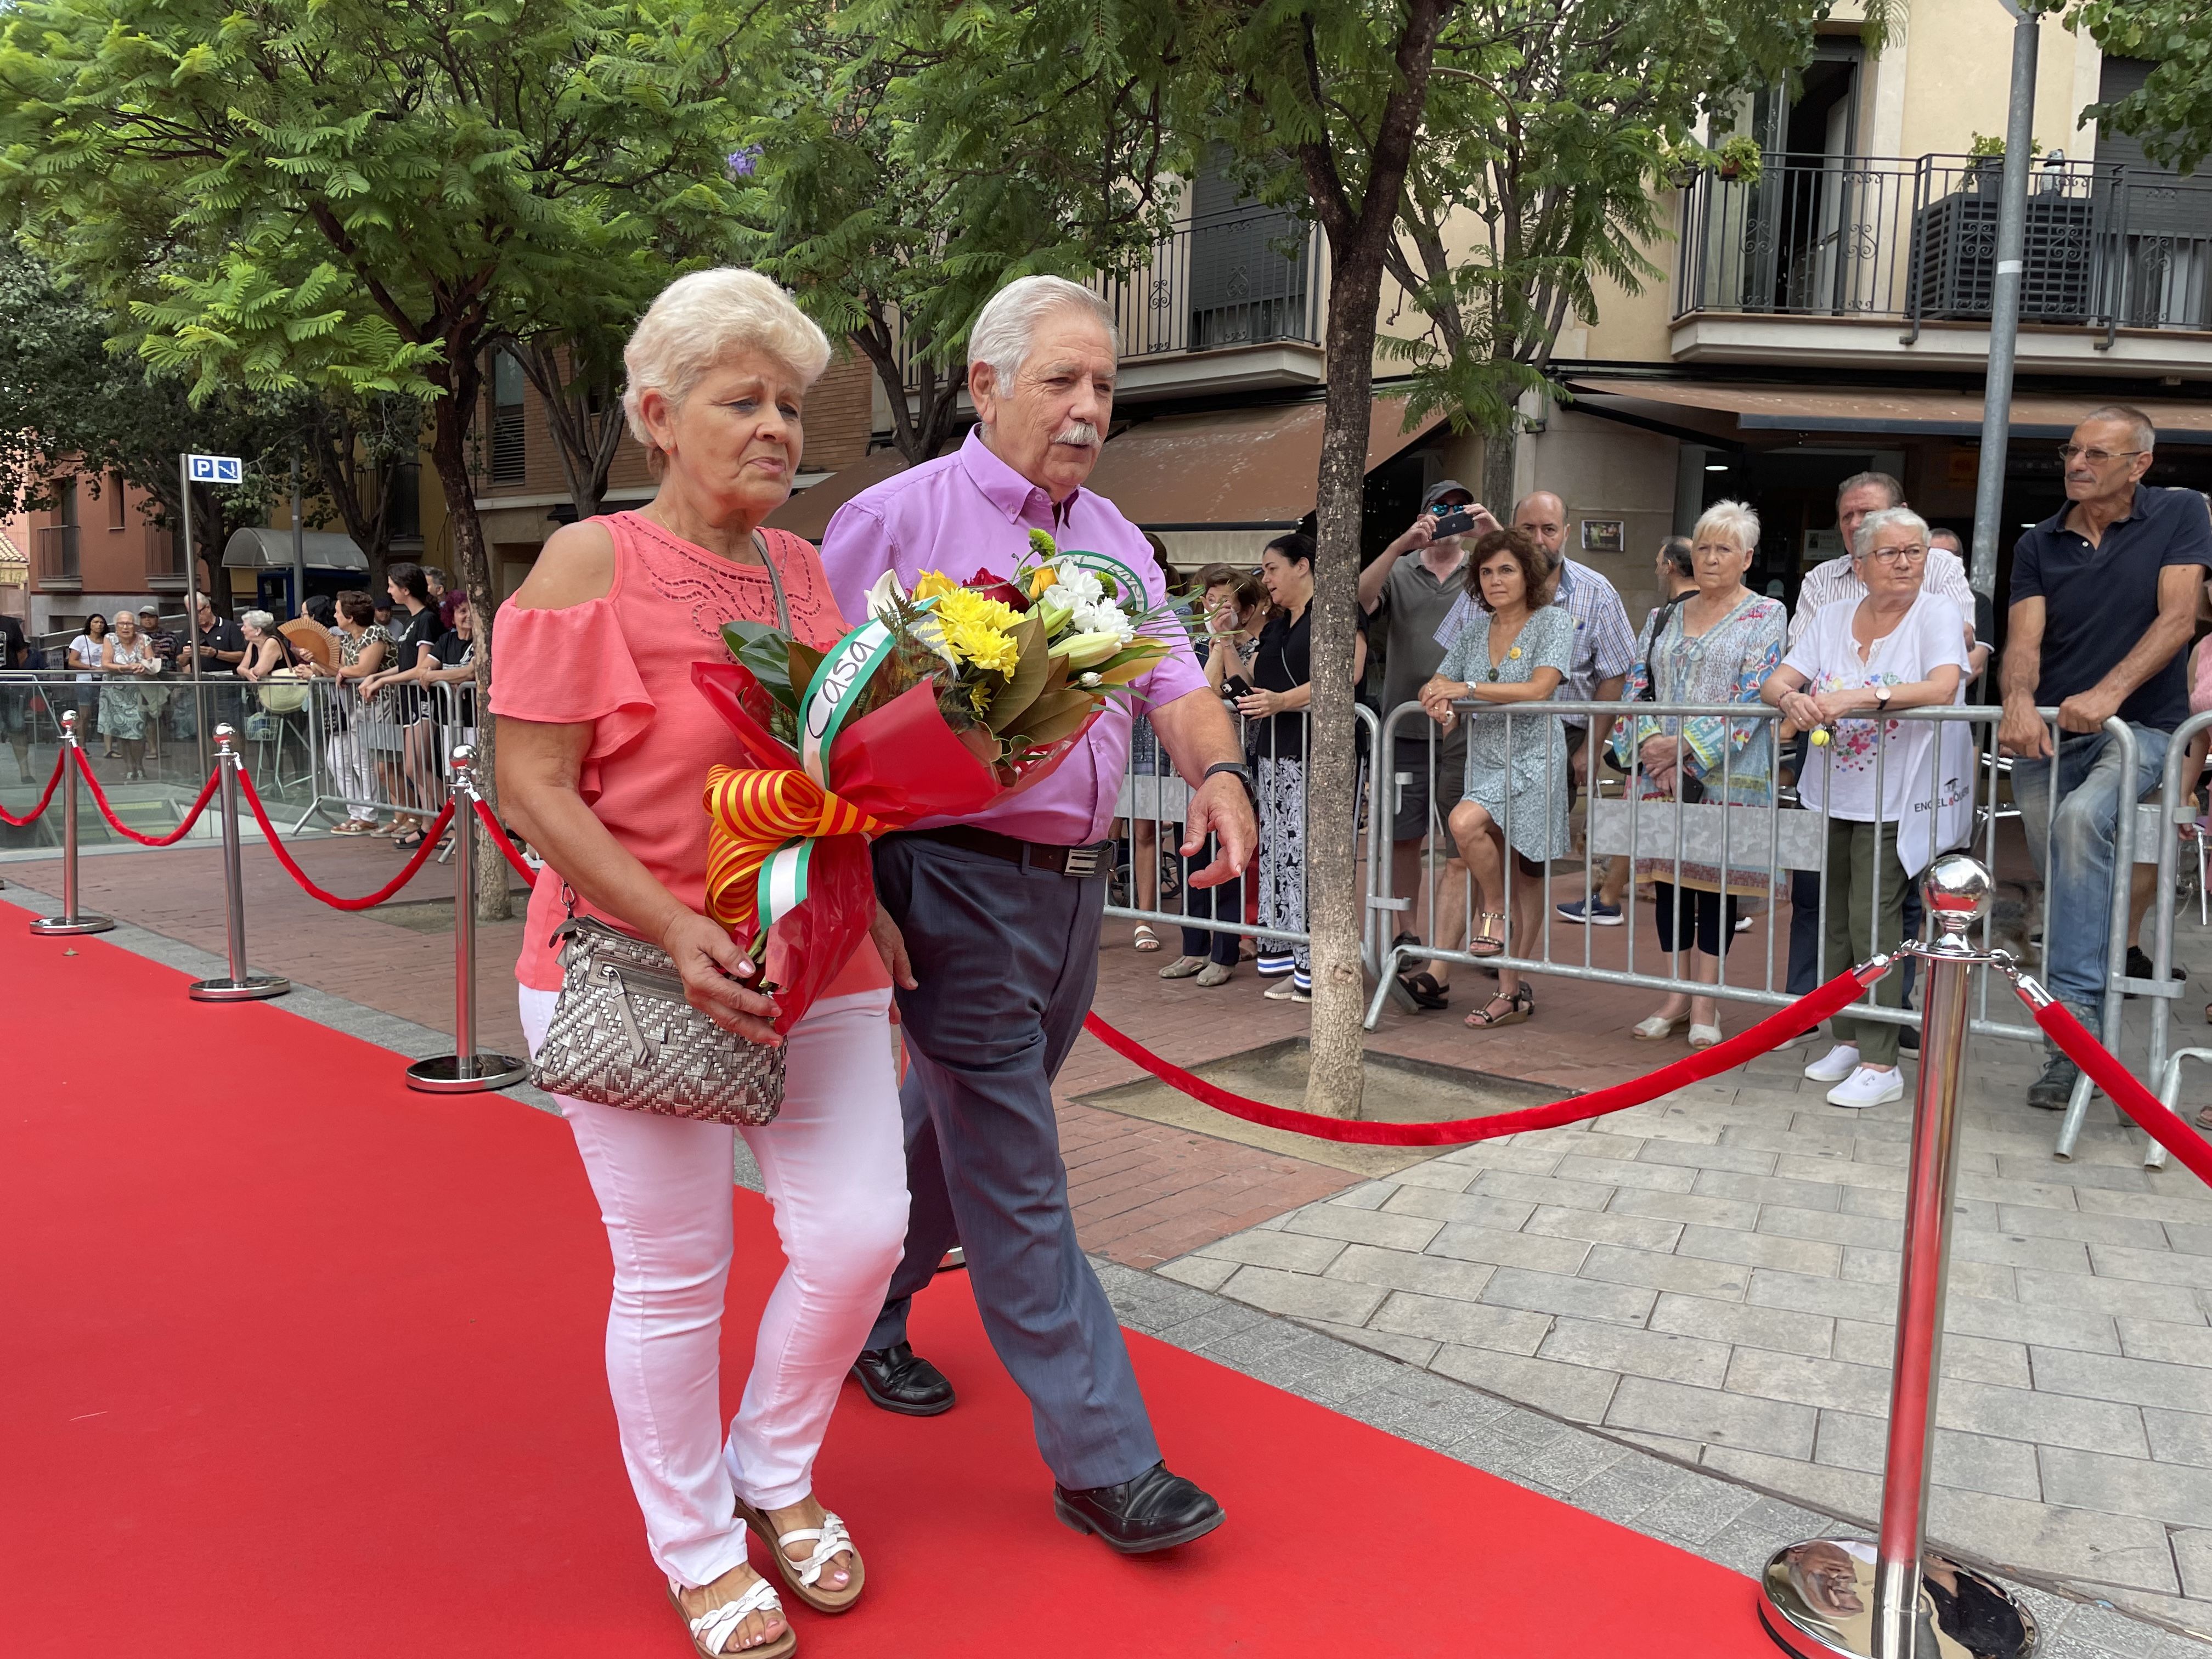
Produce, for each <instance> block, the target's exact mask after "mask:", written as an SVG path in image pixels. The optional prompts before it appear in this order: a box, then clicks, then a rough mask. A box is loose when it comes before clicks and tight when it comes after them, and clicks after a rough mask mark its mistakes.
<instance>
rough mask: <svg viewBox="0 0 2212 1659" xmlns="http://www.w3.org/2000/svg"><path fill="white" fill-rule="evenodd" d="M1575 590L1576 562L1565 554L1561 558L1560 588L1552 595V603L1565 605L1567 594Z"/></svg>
mask: <svg viewBox="0 0 2212 1659" xmlns="http://www.w3.org/2000/svg"><path fill="white" fill-rule="evenodd" d="M1574 591H1575V562H1574V561H1573V560H1572V559H1570V558H1565V557H1564V556H1563V557H1562V558H1561V559H1560V560H1559V588H1558V590H1557V591H1556V592H1554V593H1553V596H1552V603H1553V605H1565V603H1566V602H1567V596H1568V595H1569V594H1571V593H1572V592H1574Z"/></svg>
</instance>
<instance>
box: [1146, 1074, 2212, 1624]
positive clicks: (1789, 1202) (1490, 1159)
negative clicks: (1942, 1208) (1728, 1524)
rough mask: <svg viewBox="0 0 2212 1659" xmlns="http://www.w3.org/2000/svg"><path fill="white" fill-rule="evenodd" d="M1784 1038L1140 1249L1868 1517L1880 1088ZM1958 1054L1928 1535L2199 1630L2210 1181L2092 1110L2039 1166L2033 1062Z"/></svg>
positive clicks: (1492, 1388) (1875, 1362)
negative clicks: (1821, 1079) (1829, 1084)
mask: <svg viewBox="0 0 2212 1659" xmlns="http://www.w3.org/2000/svg"><path fill="white" fill-rule="evenodd" d="M1822 1046H1825V1045H1822ZM1817 1052H1820V1049H1819V1048H1804V1049H1798V1050H1796V1051H1792V1052H1785V1053H1784V1054H1776V1055H1771V1056H1769V1057H1767V1058H1766V1059H1765V1060H1761V1061H1759V1062H1758V1063H1756V1064H1754V1065H1753V1066H1750V1067H1747V1068H1745V1069H1744V1070H1742V1071H1741V1072H1737V1073H1730V1074H1729V1075H1728V1076H1727V1077H1725V1078H1723V1079H1717V1080H1716V1081H1714V1082H1713V1083H1711V1084H1708V1085H1704V1086H1701V1087H1699V1088H1697V1089H1693V1090H1687V1091H1681V1092H1680V1093H1678V1094H1676V1095H1674V1096H1672V1097H1668V1099H1667V1100H1665V1101H1664V1102H1661V1103H1654V1104H1651V1105H1649V1106H1645V1107H1640V1108H1637V1109H1632V1110H1630V1111H1627V1112H1623V1113H1619V1114H1616V1115H1613V1116H1610V1117H1607V1118H1603V1119H1600V1120H1596V1121H1593V1122H1591V1123H1588V1124H1581V1125H1574V1126H1570V1127H1565V1128H1561V1129H1555V1130H1550V1131H1546V1132H1542V1133H1534V1134H1526V1135H1519V1136H1515V1137H1511V1138H1509V1139H1502V1140H1498V1141H1492V1142H1488V1143H1485V1144H1481V1145H1478V1146H1469V1147H1466V1148H1463V1149H1462V1150H1460V1151H1456V1152H1449V1153H1446V1154H1444V1155H1443V1156H1442V1157H1440V1158H1436V1159H1434V1160H1432V1161H1431V1162H1429V1163H1426V1164H1418V1165H1415V1166H1413V1167H1412V1168H1410V1169H1407V1170H1401V1171H1400V1172H1398V1173H1397V1174H1395V1175H1394V1176H1390V1177H1389V1178H1388V1179H1386V1180H1377V1181H1370V1182H1364V1183H1362V1184H1360V1185H1358V1186H1357V1187H1354V1188H1349V1189H1347V1190H1346V1191H1343V1192H1340V1193H1338V1194H1333V1195H1331V1196H1330V1197H1328V1198H1327V1199H1325V1200H1321V1201H1319V1202H1316V1203H1313V1204H1310V1205H1307V1206H1303V1207H1301V1208H1299V1209H1297V1210H1295V1211H1292V1212H1289V1213H1287V1214H1285V1215H1283V1216H1281V1217H1279V1218H1275V1219H1273V1220H1272V1221H1270V1222H1269V1223H1267V1225H1264V1226H1262V1227H1260V1228H1256V1229H1254V1230H1252V1231H1247V1232H1245V1233H1243V1234H1241V1235H1238V1236H1237V1237H1231V1238H1227V1239H1224V1240H1221V1241H1219V1242H1218V1243H1212V1244H1209V1245H1206V1246H1203V1247H1201V1248H1200V1249H1198V1250H1196V1251H1194V1253H1192V1254H1191V1255H1188V1256H1186V1257H1184V1258H1182V1260H1180V1261H1176V1262H1172V1263H1170V1264H1168V1265H1167V1266H1165V1267H1162V1268H1161V1269H1160V1270H1159V1271H1160V1272H1161V1273H1163V1274H1164V1276H1166V1277H1168V1278H1170V1279H1175V1280H1177V1281H1179V1282H1182V1283H1185V1284H1188V1285H1194V1286H1198V1287H1200V1288H1204V1289H1207V1290H1218V1291H1220V1292H1222V1293H1223V1294H1224V1295H1225V1296H1227V1297H1231V1298H1233V1299H1235V1300H1237V1301H1240V1302H1243V1303H1245V1304H1249V1305H1250V1306H1253V1307H1255V1308H1259V1309H1264V1310H1268V1311H1271V1312H1273V1313H1276V1314H1279V1315H1283V1316H1290V1317H1292V1318H1295V1319H1297V1320H1300V1321H1303V1322H1307V1323H1308V1324H1309V1325H1310V1326H1312V1327H1313V1328H1316V1329H1319V1330H1322V1331H1326V1332H1328V1333H1331V1334H1336V1335H1338V1336H1340V1337H1341V1338H1343V1339H1344V1340H1347V1341H1350V1342H1353V1343H1356V1344H1358V1345H1360V1346H1364V1347H1367V1348H1370V1349H1373V1350H1375V1351H1377V1352H1382V1353H1385V1354H1388V1355H1389V1356H1391V1357H1393V1358H1396V1359H1399V1360H1401V1361H1403V1362H1404V1363H1406V1364H1409V1365H1412V1366H1416V1367H1419V1368H1421V1369H1423V1370H1427V1371H1429V1372H1431V1373H1432V1374H1435V1375H1439V1376H1449V1377H1452V1378H1455V1379H1457V1380H1459V1381H1462V1382H1464V1383H1470V1384H1473V1385H1474V1386H1475V1387H1477V1388H1479V1389H1482V1390H1485V1391H1486V1392H1488V1393H1490V1394H1493V1395H1498V1396H1500V1397H1501V1398H1503V1399H1507V1400H1513V1401H1522V1402H1525V1403H1527V1404H1528V1405H1531V1406H1534V1407H1539V1408H1541V1409H1542V1410H1544V1411H1545V1412H1547V1413H1552V1414H1554V1415H1556V1416H1558V1417H1560V1418H1563V1419H1568V1420H1570V1421H1571V1422H1575V1423H1578V1424H1584V1425H1591V1426H1592V1427H1594V1428H1596V1429H1600V1430H1601V1431H1603V1432H1604V1433H1605V1434H1606V1435H1607V1436H1608V1437H1612V1438H1614V1439H1617V1440H1620V1441H1623V1442H1628V1443H1635V1444H1638V1445H1640V1446H1643V1447H1644V1448H1647V1449H1650V1450H1652V1451H1654V1452H1656V1453H1659V1454H1661V1455H1664V1456H1666V1457H1668V1458H1670V1459H1673V1460H1675V1461H1676V1462H1679V1463H1680V1464H1681V1465H1683V1466H1686V1467H1694V1468H1699V1469H1702V1470H1707V1471H1711V1472H1712V1473H1714V1474H1719V1475H1723V1476H1726V1477H1729V1478H1730V1479H1732V1480H1737V1481H1741V1482H1745V1483H1747V1484H1748V1485H1749V1486H1753V1487H1756V1488H1759V1489H1761V1490H1764V1491H1767V1492H1774V1493H1778V1494H1781V1495H1784V1496H1786V1497H1788V1498H1793V1499H1796V1500H1799V1501H1802V1502H1803V1503H1806V1504H1811V1505H1813V1506H1814V1507H1817V1508H1819V1509H1821V1510H1824V1511H1826V1512H1827V1513H1830V1514H1833V1515H1838V1516H1846V1517H1850V1518H1851V1519H1853V1520H1856V1521H1859V1522H1870V1521H1871V1519H1872V1517H1873V1516H1875V1514H1876V1512H1877V1510H1878V1498H1879V1493H1880V1490H1881V1477H1880V1473H1879V1471H1880V1469H1881V1463H1882V1456H1883V1450H1884V1434H1885V1423H1886V1419H1887V1406H1888V1389H1889V1364H1890V1358H1891V1351H1892V1346H1893V1317H1894V1309H1895V1299H1896V1293H1897V1292H1896V1284H1897V1273H1898V1264H1899V1255H1898V1249H1899V1231H1900V1222H1899V1217H1900V1216H1901V1214H1902V1192H1903V1175H1904V1160H1905V1151H1906V1139H1907V1127H1908V1125H1907V1115H1908V1111H1909V1102H1908V1103H1901V1104H1899V1105H1894V1106H1889V1107H1884V1108H1881V1109H1875V1110H1872V1111H1861V1112H1854V1111H1849V1110H1845V1109H1839V1108H1836V1107H1832V1106H1829V1105H1828V1104H1827V1103H1826V1102H1825V1100H1824V1099H1822V1097H1821V1089H1822V1086H1823V1085H1815V1084H1812V1083H1808V1082H1806V1081H1804V1079H1802V1076H1801V1075H1800V1071H1801V1067H1802V1065H1803V1063H1804V1061H1805V1060H1806V1058H1807V1057H1808V1054H1812V1053H1817ZM1970 1061H1971V1064H1970V1076H1971V1079H1972V1085H1971V1086H1972V1096H1971V1098H1970V1101H1969V1103H1967V1104H1966V1105H1965V1106H1964V1107H1963V1108H1962V1110H1961V1121H1962V1124H1963V1126H1964V1137H1963V1153H1962V1163H1961V1167H1960V1176H1959V1186H1958V1194H1957V1198H1958V1203H1957V1214H1956V1217H1955V1231H1954V1243H1953V1246H1952V1258H1951V1274H1950V1300H1949V1305H1948V1319H1947V1331H1948V1334H1947V1337H1946V1340H1945V1344H1944V1353H1943V1372H1944V1379H1945V1380H1944V1383H1943V1387H1942V1395H1941V1400H1940V1410H1939V1419H1938V1420H1939V1428H1938V1432H1937V1437H1936V1456H1935V1464H1934V1482H1935V1486H1934V1493H1933V1498H1932V1505H1931V1529H1932V1532H1933V1534H1934V1536H1935V1537H1936V1539H1938V1540H1939V1541H1942V1542H1943V1543H1945V1544H1947V1545H1948V1546H1950V1547H1953V1548H1954V1549H1955V1550H1956V1551H1958V1552H1959V1553H1962V1554H1965V1555H1967V1556H1971V1557H1973V1558H1977V1559H1982V1560H1985V1561H1991V1562H1995V1563H1997V1564H1999V1565H2002V1566H2004V1567H2007V1568H2009V1569H2014V1570H2018V1571H2024V1572H2027V1573H2030V1574H2034V1575H2041V1576H2044V1577H2046V1578H2048V1579H2050V1580H2052V1581H2057V1582H2063V1583H2068V1584H2069V1585H2072V1586H2074V1587H2075V1588H2077V1589H2080V1590H2081V1592H2082V1593H2083V1594H2087V1595H2093V1596H2101V1597H2106V1598H2109V1599H2110V1600H2112V1601H2115V1602H2117V1603H2119V1604H2121V1605H2124V1606H2127V1607H2132V1608H2136V1609H2138V1610H2141V1611H2142V1612H2145V1613H2153V1614H2155V1615H2157V1616H2159V1617H2160V1618H2163V1619H2165V1620H2169V1621H2171V1622H2172V1623H2173V1624H2176V1625H2179V1626H2183V1627H2185V1628H2189V1629H2192V1630H2197V1631H2203V1632H2212V1323H2208V1319H2207V1311H2208V1307H2212V1194H2208V1193H2207V1192H2206V1190H2205V1189H2204V1188H2203V1186H2202V1185H2201V1184H2200V1183H2199V1182H2197V1181H2196V1179H2195V1178H2194V1177H2193V1176H2189V1175H2187V1174H2186V1173H2185V1172H2182V1171H2180V1170H2178V1169H2177V1170H2171V1171H2168V1172H2166V1173H2160V1174H2149V1173H2147V1172H2146V1171H2144V1170H2142V1167H2141V1158H2142V1152H2141V1147H2142V1143H2141V1140H2140V1139H2131V1138H2130V1137H2129V1136H2127V1135H2125V1134H2124V1133H2121V1132H2120V1131H2119V1130H2118V1128H2117V1127H2110V1125H2111V1117H2110V1114H2109V1111H2108V1109H2106V1107H2105V1106H2104V1105H2103V1104H2102V1103H2098V1104H2097V1105H2096V1106H2095V1107H2094V1108H2093V1113H2092V1119H2091V1127H2090V1129H2089V1131H2088V1133H2086V1134H2085V1136H2084V1137H2083V1140H2082V1144H2081V1148H2080V1151H2079V1152H2078V1154H2077V1156H2076V1157H2075V1159H2074V1161H2072V1162H2071V1163H2062V1162H2058V1161H2056V1160H2054V1159H2053V1158H2051V1138H2052V1133H2053V1132H2054V1130H2055V1128H2056V1127H2057V1120H2056V1119H2055V1117H2053V1116H2051V1115H2049V1114H2045V1113H2039V1112H2034V1111H2032V1110H2030V1109H2027V1107H2026V1106H2025V1105H2023V1104H2020V1103H2019V1102H2020V1100H2021V1091H2023V1090H2024V1088H2025V1086H2026V1084H2027V1080H2028V1079H2029V1078H2030V1077H2031V1076H2032V1075H2033V1071H2034V1068H2035V1065H2036V1056H2035V1055H2034V1054H2033V1053H2032V1052H2031V1051H2029V1050H2028V1049H2027V1048H2024V1047H2022V1046H2021V1045H2017V1044H2010V1043H2000V1042H1994V1041H1981V1040H1977V1041H1976V1042H1974V1043H1973V1044H1972V1046H1971V1053H1970ZM1907 1069H1908V1075H1909V1074H1910V1073H1911V1069H1912V1068H1911V1065H1910V1063H1908V1068H1907Z"/></svg>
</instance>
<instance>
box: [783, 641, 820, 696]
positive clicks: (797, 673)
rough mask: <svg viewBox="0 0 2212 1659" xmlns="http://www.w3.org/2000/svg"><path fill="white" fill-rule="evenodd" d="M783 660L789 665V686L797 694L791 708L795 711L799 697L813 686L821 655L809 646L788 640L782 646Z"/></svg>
mask: <svg viewBox="0 0 2212 1659" xmlns="http://www.w3.org/2000/svg"><path fill="white" fill-rule="evenodd" d="M784 660H785V662H786V663H787V664H788V665H789V672H790V676H791V679H790V684H791V686H792V689H793V691H794V692H795V693H796V694H797V695H796V696H793V699H792V707H793V708H794V709H796V708H798V707H799V701H798V699H799V697H800V696H805V690H806V688H807V687H808V686H810V685H811V684H814V671H815V670H816V669H817V668H819V667H821V666H822V653H820V652H819V651H817V650H816V649H815V648H814V647H812V646H811V645H806V644H803V643H801V642H800V641H798V640H790V641H786V643H785V646H784Z"/></svg>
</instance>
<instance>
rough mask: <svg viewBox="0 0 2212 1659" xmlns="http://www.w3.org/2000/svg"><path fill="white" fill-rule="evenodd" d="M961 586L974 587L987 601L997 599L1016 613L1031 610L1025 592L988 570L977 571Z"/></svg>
mask: <svg viewBox="0 0 2212 1659" xmlns="http://www.w3.org/2000/svg"><path fill="white" fill-rule="evenodd" d="M960 586H963V587H972V588H974V589H975V591H976V592H978V593H981V595H982V596H983V597H984V598H985V599H996V600H997V601H998V602H999V603H1000V605H1009V606H1012V608H1013V609H1014V610H1016V611H1026V610H1028V609H1029V608H1030V599H1029V595H1028V594H1026V593H1024V592H1022V590H1021V589H1020V588H1018V587H1016V586H1014V585H1013V583H1012V582H1010V581H1008V580H1006V578H1005V577H1004V576H997V575H994V574H992V573H991V572H989V571H987V570H979V571H977V572H976V573H975V574H974V575H972V576H970V577H969V579H968V580H966V581H964V582H963V583H961V584H960Z"/></svg>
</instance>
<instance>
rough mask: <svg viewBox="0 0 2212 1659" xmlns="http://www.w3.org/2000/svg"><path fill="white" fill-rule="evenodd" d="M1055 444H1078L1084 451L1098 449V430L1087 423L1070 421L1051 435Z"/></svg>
mask: <svg viewBox="0 0 2212 1659" xmlns="http://www.w3.org/2000/svg"><path fill="white" fill-rule="evenodd" d="M1052 441H1053V442H1054V443H1056V444H1079V445H1081V446H1082V447H1084V448H1085V449H1096V448H1097V447H1098V428H1097V427H1095V426H1093V425H1091V422H1088V421H1072V422H1069V423H1068V424H1067V425H1066V426H1064V427H1062V428H1060V430H1059V431H1057V432H1055V433H1054V434H1053V435H1052Z"/></svg>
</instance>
